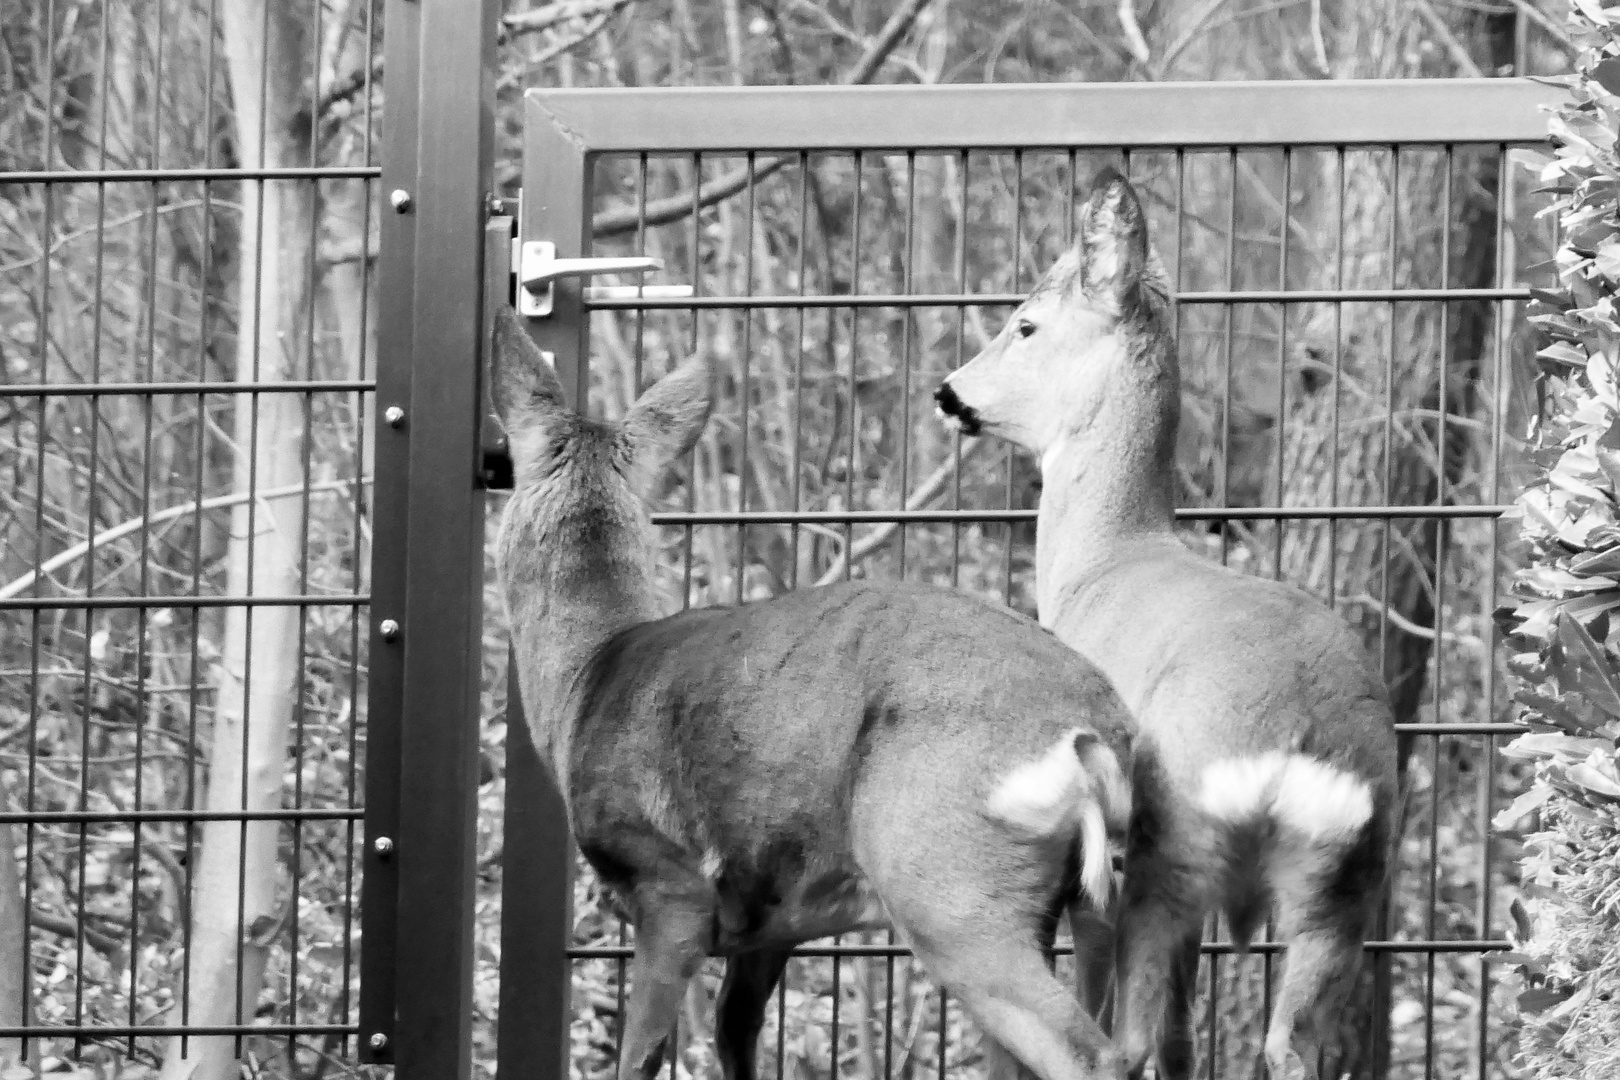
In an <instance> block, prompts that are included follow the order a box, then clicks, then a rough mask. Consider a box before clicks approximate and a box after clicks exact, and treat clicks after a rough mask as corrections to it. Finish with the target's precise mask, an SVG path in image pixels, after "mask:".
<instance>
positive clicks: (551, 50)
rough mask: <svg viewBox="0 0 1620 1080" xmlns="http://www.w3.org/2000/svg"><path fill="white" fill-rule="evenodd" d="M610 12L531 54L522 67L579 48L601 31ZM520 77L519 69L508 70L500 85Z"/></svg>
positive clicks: (554, 57) (533, 65)
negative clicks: (575, 32) (571, 34)
mask: <svg viewBox="0 0 1620 1080" xmlns="http://www.w3.org/2000/svg"><path fill="white" fill-rule="evenodd" d="M612 14H613V13H612V12H611V11H610V12H607V13H605V14H602V15H598V16H596V17H595V18H594V19H592V20H591V21H590V22H588V23H586V24H585V29H583V30H581V31H580V32H579V33H578V34H577V35H575V36H574V37H571V38H564V39H563V40H561V41H558V42H554V43H553V44H551V45H548V46H547V47H546V48H544V49H541V50H540V51H539V52H537V53H535V54H534V55H533V56H531V57H529V59H528V60H527V61H525V63H524V67H525V68H532V67H539V66H540V65H541V64H547V63H550V62H551V61H553V60H555V59H557V57H559V56H561V55H562V54H563V53H565V52H567V51H568V50H570V49H577V48H579V47H580V46H581V45H583V44H585V43H586V42H587V41H589V40H591V38H593V37H595V36H596V35H597V34H600V33H601V32H602V30H603V29H604V28H605V27H606V26H607V24H608V18H609V17H610V16H611V15H612ZM522 78H523V73H522V72H521V71H508V72H506V73H505V74H504V75H502V76H501V81H500V85H501V86H502V87H503V88H505V87H508V86H511V85H512V84H513V83H516V82H517V81H518V80H520V79H522Z"/></svg>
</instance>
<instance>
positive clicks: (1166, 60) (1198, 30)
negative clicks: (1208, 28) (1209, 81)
mask: <svg viewBox="0 0 1620 1080" xmlns="http://www.w3.org/2000/svg"><path fill="white" fill-rule="evenodd" d="M1225 6H1226V0H1205V4H1204V6H1203V7H1202V8H1200V9H1198V11H1197V13H1195V14H1194V15H1193V17H1192V18H1191V19H1190V20H1188V22H1187V25H1186V28H1185V29H1183V30H1182V31H1181V33H1180V34H1178V35H1177V36H1176V39H1175V40H1174V41H1172V42H1171V43H1170V46H1169V47H1168V48H1167V49H1165V50H1164V55H1163V56H1161V57H1159V70H1160V71H1168V70H1170V65H1171V64H1172V63H1174V62H1175V59H1176V57H1178V56H1180V55H1181V53H1182V51H1183V50H1184V49H1186V48H1187V46H1189V45H1191V44H1192V43H1193V42H1194V41H1197V40H1198V38H1199V36H1200V35H1201V34H1202V33H1203V32H1204V26H1205V25H1206V24H1207V23H1208V22H1209V21H1210V20H1211V19H1213V18H1214V17H1215V13H1216V12H1218V11H1220V10H1221V8H1223V7H1225Z"/></svg>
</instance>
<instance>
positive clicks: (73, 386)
mask: <svg viewBox="0 0 1620 1080" xmlns="http://www.w3.org/2000/svg"><path fill="white" fill-rule="evenodd" d="M376 388H377V382H376V380H375V379H303V380H288V381H287V382H230V381H228V380H221V379H214V380H210V381H208V382H116V383H98V382H94V381H92V382H87V383H31V384H22V385H18V384H16V383H11V384H8V385H5V386H0V398H40V397H114V396H129V395H137V396H142V397H158V396H160V395H164V396H167V395H182V396H183V395H187V394H315V393H324V392H329V391H330V392H337V391H345V392H351V393H352V392H354V391H366V390H375V389H376Z"/></svg>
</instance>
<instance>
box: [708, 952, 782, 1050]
mask: <svg viewBox="0 0 1620 1080" xmlns="http://www.w3.org/2000/svg"><path fill="white" fill-rule="evenodd" d="M787 962H788V954H787V953H785V952H755V953H743V954H739V955H737V956H732V957H730V958H729V959H727V961H726V977H725V979H724V980H722V981H721V983H720V997H719V1000H718V1001H716V1003H715V1025H714V1050H715V1056H716V1057H718V1058H719V1059H720V1075H721V1076H723V1077H724V1078H725V1080H754V1076H755V1048H756V1047H757V1046H758V1044H759V1033H760V1031H761V1029H763V1028H764V1026H765V1008H766V1006H767V1005H768V1004H769V1003H770V1000H771V994H772V992H773V991H775V989H776V984H777V983H779V982H781V981H782V972H783V971H785V970H786V969H787Z"/></svg>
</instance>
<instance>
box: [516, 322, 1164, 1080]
mask: <svg viewBox="0 0 1620 1080" xmlns="http://www.w3.org/2000/svg"><path fill="white" fill-rule="evenodd" d="M493 340H494V348H495V358H494V359H495V363H496V365H497V370H498V371H499V372H500V374H499V376H498V378H497V380H496V381H497V387H498V388H499V389H500V394H501V397H502V398H503V402H504V403H503V407H504V409H505V412H506V419H505V425H504V426H505V427H506V429H507V437H508V442H509V446H510V453H511V457H512V461H513V489H512V493H511V495H510V497H509V500H508V502H507V505H506V508H505V511H504V514H503V517H502V521H501V525H500V531H499V536H498V540H497V545H496V558H497V567H498V573H499V583H500V589H501V594H502V597H503V600H504V604H505V608H506V612H507V617H508V623H509V627H510V632H511V636H512V645H513V655H514V658H515V663H516V665H517V676H518V689H519V694H520V698H521V701H522V704H523V707H524V711H525V712H526V714H527V716H528V718H529V721H528V722H529V731H530V734H531V736H532V737H533V740H534V745H535V747H536V749H537V751H538V753H539V754H540V757H541V759H542V761H543V762H546V763H548V764H549V767H550V769H551V770H552V771H553V776H554V777H555V779H556V782H557V785H558V788H559V790H560V792H561V793H562V794H563V801H564V804H565V805H566V808H567V809H566V812H567V816H568V822H569V827H570V830H571V833H572V835H573V837H574V839H575V841H576V843H577V844H578V847H579V850H580V852H581V853H582V855H583V856H584V858H585V860H586V861H587V862H588V863H589V865H590V866H591V867H592V868H593V869H594V871H595V873H596V876H597V878H598V880H599V882H600V885H601V887H602V890H603V892H604V894H605V895H606V896H607V898H608V902H609V904H610V910H613V911H614V912H616V913H618V914H620V915H622V916H623V917H625V918H626V919H628V920H629V921H630V922H631V923H632V924H633V925H634V927H635V942H634V947H633V954H632V957H631V960H630V964H629V979H630V983H631V988H630V995H629V1000H628V1005H627V1008H626V1011H625V1015H624V1018H623V1029H622V1038H623V1049H622V1052H621V1056H620V1060H619V1066H618V1076H619V1078H620V1080H632V1078H642V1080H651V1078H653V1077H656V1076H657V1075H658V1073H659V1070H660V1067H661V1062H662V1060H663V1058H664V1056H665V1051H666V1041H667V1038H668V1036H669V1033H670V1031H671V1029H672V1026H673V1024H674V1022H675V1019H676V1015H677V1011H678V1009H679V1006H680V1003H681V1001H682V999H683V996H684V993H685V989H686V987H687V985H688V983H689V981H690V980H691V979H692V978H693V976H694V974H695V973H696V972H697V971H698V969H699V967H700V966H701V965H702V964H703V962H704V960H705V958H706V957H708V956H710V955H711V954H713V955H718V956H721V957H724V958H725V975H724V978H723V981H722V984H721V988H720V992H719V998H718V1001H717V1007H716V1024H715V1029H716V1051H717V1056H718V1058H719V1061H720V1064H721V1067H722V1071H723V1073H724V1074H725V1076H726V1077H727V1078H728V1080H752V1078H753V1076H754V1075H755V1073H754V1050H755V1045H756V1042H757V1040H758V1036H759V1033H760V1030H761V1028H762V1026H763V1023H764V1014H765V1009H766V1006H767V1003H768V999H769V997H770V995H771V993H772V991H773V989H774V988H775V986H776V984H777V983H778V981H779V980H780V978H781V976H782V973H783V970H784V967H785V965H786V964H787V961H788V957H789V953H790V950H791V949H792V948H793V947H794V946H796V945H798V944H801V943H803V942H805V941H809V940H813V939H816V938H821V937H826V936H829V935H833V934H837V933H842V932H846V931H853V930H859V929H870V928H876V927H883V926H889V927H892V928H893V929H894V930H895V931H896V932H897V933H898V934H899V936H900V937H901V938H902V939H903V940H904V941H905V942H907V943H908V944H909V946H910V948H911V949H912V951H913V952H914V954H915V955H916V956H917V957H918V958H919V959H920V960H921V961H922V963H923V964H924V965H925V966H926V967H927V969H928V970H929V972H930V973H931V974H932V975H933V977H934V978H935V979H936V980H938V982H939V983H940V984H941V985H942V986H944V987H945V988H947V989H948V990H949V991H950V992H951V993H953V994H954V995H955V996H956V1000H958V1001H959V1002H960V1003H961V1004H962V1005H963V1006H964V1007H965V1008H966V1010H967V1012H968V1014H969V1015H970V1016H971V1017H972V1018H973V1019H974V1020H975V1021H976V1023H977V1024H978V1026H979V1028H980V1030H981V1032H982V1033H983V1035H984V1036H985V1037H986V1040H987V1052H988V1054H989V1056H990V1058H991V1060H992V1063H993V1065H994V1071H995V1072H996V1074H997V1075H1003V1076H1012V1075H1019V1076H1027V1075H1033V1076H1035V1077H1039V1078H1040V1080H1094V1078H1108V1080H1115V1078H1122V1077H1123V1071H1122V1068H1123V1066H1122V1064H1121V1063H1120V1061H1119V1057H1118V1054H1117V1053H1116V1052H1115V1050H1114V1048H1113V1046H1112V1044H1111V1043H1110V1041H1109V1039H1108V1037H1107V1035H1106V1034H1105V1033H1104V1032H1103V1031H1102V1029H1101V1027H1100V1026H1099V1025H1098V1023H1097V1022H1096V1021H1095V1020H1094V1019H1093V1018H1092V1017H1091V1016H1090V1015H1089V1014H1088V1013H1087V1011H1086V1010H1085V1008H1083V1007H1082V1005H1081V1002H1080V1001H1079V999H1078V996H1077V995H1076V994H1074V993H1071V992H1068V991H1067V990H1066V989H1065V987H1064V986H1063V984H1062V983H1061V982H1059V981H1058V979H1057V978H1056V976H1055V975H1054V973H1053V971H1052V970H1051V969H1050V967H1049V961H1048V955H1047V950H1049V948H1050V946H1051V945H1052V943H1053V939H1054V934H1055V927H1056V923H1057V920H1058V918H1059V913H1060V912H1061V911H1064V910H1073V909H1074V908H1075V907H1076V906H1080V905H1083V904H1090V905H1091V906H1093V907H1105V906H1106V904H1107V903H1108V897H1109V895H1110V894H1111V892H1112V890H1113V888H1114V887H1115V875H1114V860H1115V858H1116V857H1117V855H1116V853H1118V852H1121V851H1122V849H1123V844H1124V834H1125V829H1126V827H1127V825H1128V822H1129V815H1130V806H1131V794H1130V790H1129V783H1128V779H1127V777H1128V772H1129V769H1130V742H1131V738H1132V735H1133V732H1134V723H1133V721H1132V719H1131V717H1130V714H1129V712H1128V711H1127V710H1126V709H1125V707H1124V705H1123V703H1122V702H1121V700H1120V698H1119V696H1118V695H1117V694H1116V693H1115V691H1114V689H1113V687H1112V686H1111V685H1110V683H1109V682H1108V680H1107V679H1106V678H1104V677H1103V676H1102V675H1101V674H1100V673H1099V672H1098V671H1097V669H1096V667H1095V666H1094V665H1092V664H1091V663H1090V662H1088V661H1086V660H1085V659H1083V658H1082V657H1081V656H1079V654H1077V653H1075V652H1074V651H1073V650H1071V649H1069V648H1068V647H1067V646H1065V645H1063V644H1062V643H1061V642H1059V641H1058V640H1057V639H1056V638H1055V637H1053V636H1052V635H1051V634H1050V633H1049V632H1048V631H1046V630H1044V629H1042V628H1041V627H1040V626H1039V624H1037V623H1036V622H1035V620H1034V619H1032V618H1030V617H1028V616H1025V615H1022V614H1019V613H1017V612H1014V611H1012V610H1011V609H1008V608H1002V607H999V606H996V605H993V604H992V603H990V602H989V601H986V600H981V599H979V598H976V597H972V596H970V595H967V594H965V593H961V592H957V591H954V590H951V589H946V588H942V587H935V586H929V585H923V584H917V583H900V582H889V583H883V582H877V581H865V580H855V581H851V582H846V583H841V584H836V585H829V586H826V587H822V588H806V589H800V590H794V591H790V592H788V593H785V594H783V595H781V596H777V597H774V598H770V599H764V600H756V601H753V602H749V603H746V604H742V605H740V606H735V607H714V608H694V609H690V610H687V611H684V612H679V613H675V614H667V615H666V614H665V613H664V612H663V610H662V609H661V602H660V598H659V593H658V591H657V588H656V579H655V573H656V570H657V561H656V557H655V556H656V547H655V542H654V541H655V536H654V532H653V526H652V523H651V518H650V516H649V510H648V505H649V503H648V499H649V498H650V497H656V495H657V493H658V492H659V491H660V490H661V489H660V488H659V487H658V484H659V480H660V477H661V476H662V474H663V472H664V471H665V469H666V466H668V465H669V464H670V463H672V462H674V461H676V460H678V459H680V458H682V457H683V456H684V455H685V454H686V453H687V452H688V451H690V450H691V449H692V447H693V445H694V443H695V442H696V440H697V438H698V437H699V434H700V433H701V431H702V430H703V428H704V426H705V423H706V421H707V419H708V416H709V413H710V411H711V408H712V400H713V381H714V374H713V371H712V370H711V368H712V365H711V363H710V361H709V360H708V359H707V358H706V357H704V356H703V355H702V354H699V355H696V356H694V357H692V358H691V359H689V360H687V361H686V362H684V363H683V364H681V365H680V366H678V367H676V368H675V370H673V371H672V372H670V373H669V374H667V375H665V376H664V377H663V378H662V379H660V380H659V381H658V382H657V383H655V384H654V385H653V386H652V387H650V388H649V389H647V390H646V391H645V393H643V394H642V395H641V396H640V397H639V398H637V399H636V401H635V402H634V404H633V405H632V406H631V407H630V408H629V409H628V410H627V411H626V412H625V413H624V415H623V417H622V419H620V420H618V421H617V422H609V421H604V420H597V419H592V418H589V417H587V416H585V415H582V414H580V413H578V412H576V411H574V410H572V409H570V408H569V407H568V405H567V404H566V402H565V399H564V394H563V391H562V388H561V386H560V384H559V382H558V380H557V377H556V375H555V374H554V373H553V371H552V369H551V367H550V366H549V365H548V363H547V362H546V360H545V358H544V355H543V354H542V353H541V352H540V351H539V350H538V349H537V347H536V346H535V344H534V342H533V341H532V340H531V339H530V338H529V336H528V333H527V332H526V331H525V329H524V328H523V325H522V323H521V322H519V320H518V318H517V316H516V315H514V314H513V313H512V312H511V311H510V310H507V309H505V308H502V309H501V310H500V311H499V313H498V314H497V317H496V324H495V327H494V334H493ZM1083 959H1084V958H1083ZM1103 961H1104V962H1105V963H1106V964H1108V965H1109V966H1110V967H1111V965H1112V957H1111V956H1105V957H1104V958H1103Z"/></svg>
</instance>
